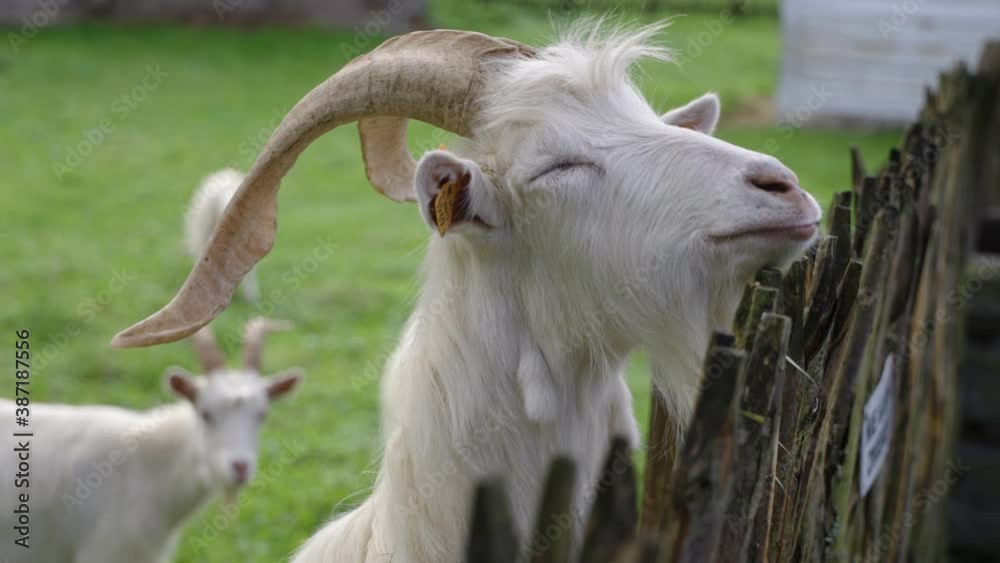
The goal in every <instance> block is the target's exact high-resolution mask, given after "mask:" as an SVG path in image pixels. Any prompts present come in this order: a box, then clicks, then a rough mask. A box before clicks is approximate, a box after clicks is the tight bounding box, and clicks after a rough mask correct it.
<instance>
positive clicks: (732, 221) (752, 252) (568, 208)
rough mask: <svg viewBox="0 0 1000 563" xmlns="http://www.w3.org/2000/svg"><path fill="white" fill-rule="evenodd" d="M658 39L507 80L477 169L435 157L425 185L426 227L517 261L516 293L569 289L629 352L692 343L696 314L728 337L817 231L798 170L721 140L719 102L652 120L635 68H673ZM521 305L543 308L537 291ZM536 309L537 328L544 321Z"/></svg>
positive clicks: (815, 211) (486, 128) (572, 45)
mask: <svg viewBox="0 0 1000 563" xmlns="http://www.w3.org/2000/svg"><path fill="white" fill-rule="evenodd" d="M655 29H656V28H655V27H654V28H646V29H644V30H641V31H639V32H638V33H633V34H626V35H619V36H612V37H610V38H609V37H605V38H603V39H596V38H595V37H594V36H591V37H589V38H574V37H571V38H569V39H567V40H564V41H563V42H561V43H559V44H557V45H556V46H554V47H550V48H548V49H545V50H543V51H541V52H540V53H538V55H537V56H535V57H533V58H529V59H525V60H520V61H516V62H515V63H512V64H509V65H507V66H506V67H505V68H504V71H503V72H501V73H499V74H498V76H496V77H495V78H494V82H493V83H492V84H493V86H492V88H491V94H490V95H489V96H487V97H486V98H485V101H484V108H483V111H482V118H481V120H480V123H479V128H478V129H477V130H476V131H475V132H474V135H473V136H472V139H471V141H472V142H471V143H470V144H469V147H468V148H469V154H468V155H466V156H468V157H469V159H465V158H458V157H456V156H454V155H452V154H451V153H448V152H445V151H434V152H430V153H428V154H426V155H424V157H423V158H422V159H421V161H420V163H419V165H418V167H417V171H416V179H415V186H416V195H417V199H418V202H419V205H420V211H421V214H422V216H423V218H424V220H425V221H426V222H427V223H428V224H429V226H431V227H432V228H433V229H434V230H436V231H438V232H440V233H442V236H443V237H444V238H445V239H448V238H449V237H453V238H454V239H457V240H456V243H457V244H463V245H464V246H467V247H469V248H471V249H472V252H476V251H481V252H484V253H485V252H488V253H489V254H490V255H491V256H495V255H497V254H498V251H499V252H500V253H502V252H505V251H506V252H507V253H508V254H509V255H510V256H511V257H512V260H511V261H512V262H513V263H514V265H513V266H512V267H513V268H514V269H520V270H522V271H520V272H518V273H519V274H520V277H519V278H518V279H519V281H521V280H530V279H536V280H543V283H548V284H549V285H553V284H557V285H562V286H563V287H562V290H563V291H564V292H565V294H566V295H565V296H564V297H565V299H564V301H565V303H569V304H572V308H574V309H580V308H585V309H586V308H589V309H591V310H594V309H595V308H596V309H602V311H601V312H602V313H603V314H604V315H605V316H606V317H609V320H611V321H619V322H610V323H606V324H607V325H608V327H607V328H608V329H609V330H617V331H619V332H624V333H628V334H621V335H619V336H622V337H623V338H622V340H623V341H624V342H625V343H626V344H627V345H631V344H635V343H646V344H651V342H649V341H648V340H649V339H663V338H664V331H663V330H661V329H662V328H664V327H663V326H662V325H664V324H672V325H674V326H675V328H680V329H681V330H684V329H691V328H694V327H691V326H683V325H684V323H683V322H682V323H678V322H677V321H678V318H679V317H686V316H689V315H688V311H686V310H685V309H695V310H698V309H700V310H701V311H705V313H702V315H703V316H705V315H706V314H707V315H708V316H713V314H714V316H716V317H719V319H724V320H723V321H722V322H725V323H728V322H729V321H730V320H731V318H732V317H731V315H732V312H733V310H734V308H735V306H736V303H737V300H738V298H739V295H740V294H741V291H742V287H743V283H744V282H745V281H747V280H748V279H750V278H751V277H752V276H753V274H754V272H756V271H757V270H758V269H760V268H762V267H764V266H775V267H781V266H783V265H786V264H787V263H788V262H789V261H790V260H792V259H794V258H796V257H798V256H799V255H800V254H801V253H802V252H803V251H804V250H805V249H806V248H808V246H809V245H810V244H811V243H812V242H813V241H814V240H815V238H816V236H817V233H818V222H819V219H820V209H819V206H818V205H817V203H816V201H815V200H814V199H813V198H812V197H811V196H810V195H809V194H807V193H806V192H805V191H803V190H802V189H800V188H799V186H798V182H797V179H796V177H795V175H794V173H792V171H791V170H789V169H788V168H787V167H786V166H784V165H783V164H781V163H780V162H779V161H778V160H776V159H775V158H774V157H772V156H769V155H765V154H761V153H756V152H753V151H749V150H746V149H743V148H740V147H737V146H734V145H732V144H729V143H726V142H724V141H721V140H718V139H716V138H714V137H712V134H713V132H714V130H715V126H716V123H717V121H718V117H719V111H720V110H719V100H718V97H717V96H715V95H714V94H706V95H704V96H702V97H700V98H698V99H696V100H694V101H692V102H690V103H689V104H687V105H685V106H683V107H679V108H677V109H674V110H672V111H669V112H667V113H666V114H664V115H662V116H660V115H657V114H656V113H655V112H654V111H653V109H652V108H651V107H650V105H649V104H648V103H647V102H646V101H645V100H644V99H643V98H642V96H641V94H639V92H638V91H637V90H636V88H635V87H634V86H633V85H632V83H631V81H630V80H629V69H630V67H631V66H633V63H634V62H635V61H636V59H638V58H640V57H643V56H654V57H655V56H666V53H665V52H663V51H661V50H658V49H656V48H654V47H650V46H649V45H648V42H647V39H648V38H649V37H648V36H649V35H650V34H652V33H653V32H654V31H655ZM445 187H447V189H445V190H444V191H443V188H445ZM456 187H457V188H458V189H457V190H456V189H455V188H456ZM442 198H448V199H449V200H453V201H449V202H445V204H444V205H442V204H441V202H440V200H441V199H442ZM442 214H445V215H447V216H445V217H441V216H440V215H442ZM525 269H526V270H525ZM651 269H656V271H650V270H651ZM532 272H535V273H537V272H544V274H542V275H535V276H533V275H532ZM568 280H572V283H567V282H568ZM518 285H519V286H521V285H525V284H523V283H519V284H518ZM536 285H537V284H536ZM524 292H527V293H534V294H537V295H543V292H540V291H539V289H538V287H535V286H533V285H532V284H530V283H529V284H527V285H526V287H525V289H524ZM551 297H552V294H551V292H546V293H544V298H546V299H550V298H551ZM522 299H524V300H530V296H523V297H522ZM608 304H613V305H612V306H609V305H608ZM535 305H537V307H528V310H529V314H530V311H531V310H539V309H545V307H544V305H543V304H542V303H536V304H535ZM710 306H711V307H713V308H715V309H717V310H716V311H713V312H708V311H706V310H707V309H709V307H710ZM608 309H614V310H613V311H610V310H608ZM543 314H548V315H550V316H553V315H552V314H551V312H550V311H549V312H546V313H543ZM554 316H555V317H556V318H562V319H564V320H566V321H567V322H569V321H571V318H568V317H566V316H564V315H561V314H557V315H554ZM615 317H617V318H615ZM719 319H709V323H710V324H712V322H713V321H714V322H715V323H718V322H720V321H719ZM612 325H618V326H617V327H615V326H612ZM678 325H680V326H678ZM708 328H724V327H715V326H712V327H708ZM702 330H703V331H704V332H705V336H706V337H707V336H708V332H707V329H705V328H702ZM644 335H649V336H648V337H647V336H644ZM644 339H646V340H647V342H642V341H643V340H644Z"/></svg>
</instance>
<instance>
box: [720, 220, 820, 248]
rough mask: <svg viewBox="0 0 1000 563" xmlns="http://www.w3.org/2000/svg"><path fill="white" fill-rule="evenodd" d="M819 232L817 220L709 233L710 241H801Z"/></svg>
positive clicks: (810, 238) (809, 238)
mask: <svg viewBox="0 0 1000 563" xmlns="http://www.w3.org/2000/svg"><path fill="white" fill-rule="evenodd" d="M818 232H819V221H817V222H814V223H801V224H798V225H781V226H771V227H758V228H752V229H746V230H742V231H736V232H732V233H726V234H722V235H710V236H709V238H710V239H711V240H712V242H716V243H724V242H732V241H738V240H746V239H753V238H757V239H769V240H774V241H795V242H802V241H808V240H812V238H813V237H815V236H816V234H817V233H818Z"/></svg>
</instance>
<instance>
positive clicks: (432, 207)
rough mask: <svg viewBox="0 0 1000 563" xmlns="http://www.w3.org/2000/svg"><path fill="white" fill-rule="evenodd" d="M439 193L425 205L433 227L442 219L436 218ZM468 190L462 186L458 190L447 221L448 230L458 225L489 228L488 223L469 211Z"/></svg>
mask: <svg viewBox="0 0 1000 563" xmlns="http://www.w3.org/2000/svg"><path fill="white" fill-rule="evenodd" d="M439 195H440V193H438V194H435V195H434V197H432V198H431V200H430V201H429V202H428V203H427V213H428V214H429V215H430V218H431V221H433V222H434V224H435V225H440V224H441V223H440V221H441V219H443V218H442V217H438V212H437V199H438V196H439ZM469 207H470V204H469V190H468V186H467V185H466V186H462V187H461V188H459V191H458V196H457V197H456V198H455V206H454V208H453V210H452V213H451V218H450V220H449V221H448V225H449V226H448V228H449V229H451V228H454V227H457V226H459V225H464V224H473V225H479V226H481V227H489V226H490V225H489V223H487V222H486V221H484V220H483V219H482V217H480V216H478V215H476V214H475V213H473V212H472V210H471V209H469Z"/></svg>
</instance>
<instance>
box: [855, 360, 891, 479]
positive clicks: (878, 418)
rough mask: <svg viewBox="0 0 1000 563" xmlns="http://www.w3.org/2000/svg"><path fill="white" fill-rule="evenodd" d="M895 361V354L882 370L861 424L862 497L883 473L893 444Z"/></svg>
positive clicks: (866, 405) (867, 403)
mask: <svg viewBox="0 0 1000 563" xmlns="http://www.w3.org/2000/svg"><path fill="white" fill-rule="evenodd" d="M892 361H893V357H892V354H889V357H887V358H886V359H885V366H884V367H883V368H882V378H881V379H880V380H879V382H878V384H877V385H875V389H874V390H872V394H871V396H870V397H868V402H866V403H865V420H864V423H863V424H862V425H861V478H860V479H859V480H858V481H859V483H860V486H861V496H862V497H864V496H865V495H867V494H868V490H869V489H871V488H872V485H873V484H874V483H875V479H876V478H878V475H879V473H881V472H882V465H883V464H885V458H886V457H887V456H888V455H889V446H890V445H891V443H892V423H893V416H892V414H893V413H892V408H893V402H892V397H893V385H892V373H893V371H892Z"/></svg>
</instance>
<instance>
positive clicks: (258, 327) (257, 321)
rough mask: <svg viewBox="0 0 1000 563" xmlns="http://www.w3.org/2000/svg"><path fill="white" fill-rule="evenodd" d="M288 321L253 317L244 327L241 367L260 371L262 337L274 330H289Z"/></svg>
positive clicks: (289, 324) (290, 324)
mask: <svg viewBox="0 0 1000 563" xmlns="http://www.w3.org/2000/svg"><path fill="white" fill-rule="evenodd" d="M291 328H292V323H291V322H289V321H276V320H273V319H265V318H263V317H255V318H253V319H250V321H248V322H247V325H246V336H245V345H244V346H245V347H244V350H243V365H245V366H246V367H247V368H248V369H252V370H254V371H258V372H259V371H260V357H261V351H262V350H263V348H264V337H265V336H267V334H268V333H270V332H274V331H276V330H291Z"/></svg>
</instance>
